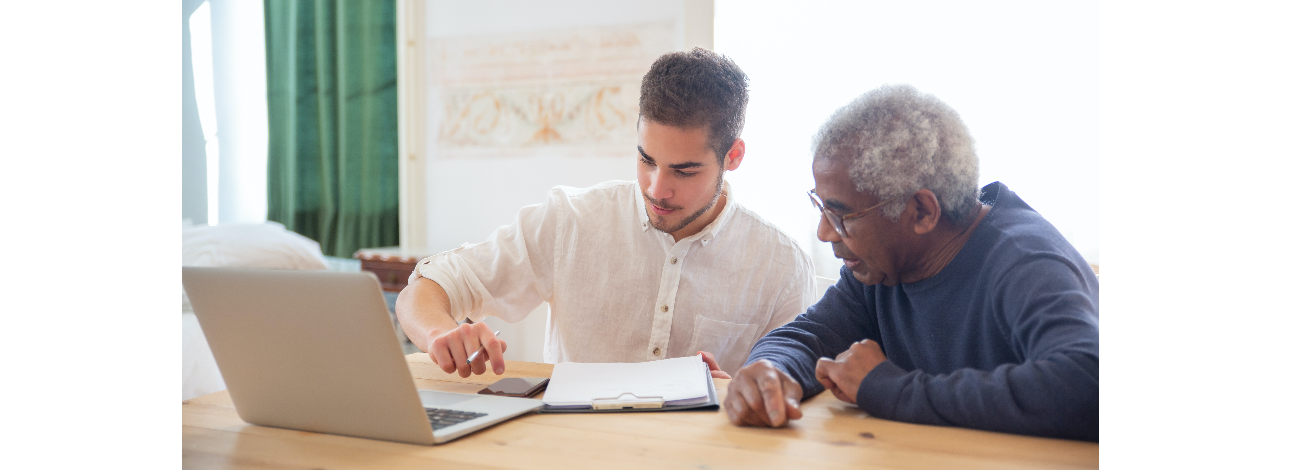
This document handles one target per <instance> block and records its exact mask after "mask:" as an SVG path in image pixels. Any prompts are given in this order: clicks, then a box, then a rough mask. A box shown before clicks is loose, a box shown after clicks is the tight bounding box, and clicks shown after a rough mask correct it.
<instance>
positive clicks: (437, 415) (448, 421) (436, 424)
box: [424, 408, 487, 431]
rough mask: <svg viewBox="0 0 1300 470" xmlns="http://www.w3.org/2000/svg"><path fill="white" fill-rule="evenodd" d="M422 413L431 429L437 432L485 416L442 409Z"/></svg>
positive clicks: (484, 414) (485, 414) (483, 414)
mask: <svg viewBox="0 0 1300 470" xmlns="http://www.w3.org/2000/svg"><path fill="white" fill-rule="evenodd" d="M424 413H425V414H427V415H429V423H430V424H432V425H433V429H434V430H435V431H436V430H439V429H442V428H445V427H447V426H452V425H456V424H460V423H463V422H466V421H469V420H471V419H474V418H477V417H480V416H487V413H475V412H473V411H457V410H444V409H442V408H425V409H424Z"/></svg>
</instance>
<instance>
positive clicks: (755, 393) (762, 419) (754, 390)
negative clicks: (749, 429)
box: [739, 375, 772, 426]
mask: <svg viewBox="0 0 1300 470" xmlns="http://www.w3.org/2000/svg"><path fill="white" fill-rule="evenodd" d="M762 380H763V379H762V376H761V375H760V376H759V377H756V378H755V380H754V382H753V384H754V385H753V386H750V387H742V388H741V389H740V397H739V398H741V399H743V400H745V407H747V408H749V412H750V414H751V416H752V417H753V418H754V419H755V420H757V421H759V422H758V423H755V425H759V426H762V425H766V426H771V425H772V422H771V421H769V418H768V416H767V412H766V408H767V406H766V405H765V404H764V403H763V392H762V391H761V388H762V386H763V385H762V384H761V383H760V382H761V381H762Z"/></svg>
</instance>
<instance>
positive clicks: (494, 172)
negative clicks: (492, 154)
mask: <svg viewBox="0 0 1300 470" xmlns="http://www.w3.org/2000/svg"><path fill="white" fill-rule="evenodd" d="M425 8H426V10H425V11H426V13H427V22H426V23H425V32H426V35H427V36H428V38H430V39H433V38H446V37H456V36H472V35H486V34H503V33H518V32H528V31H548V30H557V29H565V28H574V27H584V26H606V25H618V24H637V23H649V22H655V21H675V22H676V24H677V29H678V31H679V32H680V31H681V29H682V11H683V2H682V0H675V1H657V0H637V1H619V2H610V1H603V0H565V1H547V2H535V1H524V0H515V1H509V0H497V1H478V2H462V1H454V0H431V1H429V2H427V4H426V7H425ZM677 36H679V37H680V36H681V34H677ZM675 48H677V49H680V48H681V44H680V43H679V44H677V45H676V46H675ZM432 98H433V97H432V96H430V97H429V99H430V101H429V103H430V105H429V107H428V109H434V108H433V103H432ZM432 114H433V113H430V116H429V120H428V121H427V122H428V125H429V129H428V131H427V138H428V139H429V141H428V143H427V145H426V148H427V149H428V150H427V151H428V154H427V160H426V170H427V175H428V178H427V180H426V186H425V191H426V195H427V196H426V197H427V206H426V207H427V208H428V210H427V213H428V220H427V224H428V232H427V233H428V245H427V246H428V248H429V250H431V251H433V252H437V251H442V250H448V249H451V248H455V247H456V246H459V245H460V244H462V243H466V242H479V241H483V240H485V239H487V237H488V235H489V234H491V233H492V231H493V230H495V229H496V228H497V227H499V226H501V225H505V224H509V223H511V222H513V221H514V218H515V215H516V214H517V213H518V212H519V209H520V208H521V207H523V206H525V205H529V204H537V203H540V202H543V201H544V200H545V196H546V192H547V191H548V190H550V189H551V188H552V187H554V186H556V185H567V186H576V187H584V186H591V185H593V184H596V183H600V182H602V181H609V180H616V179H623V180H632V179H635V178H636V173H635V172H636V166H635V163H636V160H635V154H636V142H628V143H627V152H626V153H624V154H621V155H610V156H608V157H591V158H555V157H523V158H491V159H487V158H485V159H478V160H474V159H441V158H439V157H438V154H437V146H436V145H434V142H433V140H432V139H433V138H434V137H435V136H436V135H437V125H438V123H437V121H436V120H434V119H433V117H434V116H433V115H432Z"/></svg>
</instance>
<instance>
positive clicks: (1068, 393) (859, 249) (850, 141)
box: [724, 86, 1099, 441]
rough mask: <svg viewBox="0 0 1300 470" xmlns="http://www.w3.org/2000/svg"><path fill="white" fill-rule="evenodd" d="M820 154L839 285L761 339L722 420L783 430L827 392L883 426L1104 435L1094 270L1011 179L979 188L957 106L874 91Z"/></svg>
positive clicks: (827, 231) (824, 138)
mask: <svg viewBox="0 0 1300 470" xmlns="http://www.w3.org/2000/svg"><path fill="white" fill-rule="evenodd" d="M813 149H814V157H813V158H814V159H813V179H814V180H815V181H816V184H817V186H816V188H815V189H814V190H813V191H812V192H810V196H811V197H812V202H813V204H814V205H815V206H816V207H817V208H818V209H819V210H820V211H821V212H822V221H821V225H820V226H819V227H818V230H817V235H818V238H821V239H822V241H826V242H830V244H831V247H832V249H833V250H834V251H835V256H837V257H839V258H842V259H844V268H843V269H841V270H840V282H839V284H836V285H835V286H834V287H832V288H830V290H828V291H827V292H826V295H825V297H823V298H822V299H821V300H820V301H818V302H817V304H816V305H814V306H812V307H811V308H809V309H808V312H807V313H806V314H803V315H800V316H799V318H797V319H795V320H794V321H793V322H790V324H788V325H785V326H783V327H781V328H778V329H776V330H775V331H773V332H772V333H771V334H769V335H767V336H766V337H764V338H763V339H761V340H759V342H758V344H757V345H756V346H754V350H753V352H752V354H751V355H750V357H749V361H748V364H746V365H745V367H744V368H742V369H740V371H739V372H738V373H737V374H736V378H735V380H732V382H731V386H730V389H729V391H728V393H727V399H726V403H725V404H724V408H725V409H726V410H727V414H728V416H729V417H730V419H731V421H732V423H734V424H737V425H751V426H782V425H785V424H786V422H787V421H788V420H790V419H798V418H799V417H800V416H801V413H800V411H799V401H800V400H802V399H804V398H806V397H811V396H813V395H816V394H817V393H820V392H821V391H822V390H823V389H827V390H830V391H831V393H833V394H834V395H835V397H836V398H839V399H840V400H844V401H846V402H849V403H854V404H856V405H857V406H858V407H860V408H862V409H863V410H865V411H866V412H867V413H870V414H871V415H872V416H875V417H877V418H884V419H894V420H899V421H908V422H914V423H923V424H936V425H947V426H962V427H970V428H977V429H986V430H991V431H1000V432H1012V433H1020V434H1031V435H1037V436H1048V437H1057V438H1067V439H1084V440H1092V441H1096V440H1097V433H1098V364H1099V362H1098V361H1099V353H1098V310H1097V305H1098V295H1099V292H1098V288H1097V277H1096V276H1095V275H1094V274H1093V272H1092V269H1091V268H1089V266H1088V264H1087V263H1086V262H1085V261H1084V260H1083V257H1082V256H1080V255H1079V252H1078V251H1076V250H1075V249H1074V247H1073V246H1070V243H1069V242H1067V241H1066V240H1065V237H1062V236H1061V234H1060V232H1058V231H1057V230H1056V229H1055V228H1054V227H1052V224H1050V223H1048V222H1047V221H1046V220H1044V219H1043V217H1042V216H1040V215H1039V214H1038V213H1037V212H1035V211H1034V210H1033V209H1032V208H1030V207H1029V205H1027V204H1025V202H1024V201H1022V200H1021V199H1020V198H1019V197H1018V196H1016V194H1015V193H1014V192H1011V190H1010V189H1008V188H1007V186H1006V185H1004V184H1002V183H997V182H995V183H991V184H989V185H987V186H985V187H984V188H983V189H982V190H978V191H977V189H976V188H977V181H978V176H979V162H978V160H977V159H976V157H975V150H974V147H973V146H972V145H971V139H970V136H969V134H968V133H967V131H966V126H965V125H964V124H962V122H961V119H960V118H959V117H958V116H957V113H956V111H953V109H952V108H950V107H948V106H947V105H945V104H944V103H942V102H940V101H939V100H938V99H936V98H935V97H933V96H930V95H922V94H920V93H918V92H917V91H916V89H914V88H912V87H909V86H886V87H882V88H879V89H876V90H873V91H871V92H869V93H867V94H865V95H862V96H861V97H859V98H858V99H856V100H854V101H853V102H851V103H849V104H848V105H847V106H845V107H843V108H840V110H838V111H836V112H835V114H833V115H832V116H831V118H830V119H829V120H828V121H827V122H826V124H825V125H823V126H822V128H821V131H820V132H818V134H817V136H816V137H815V138H814V140H813ZM832 358H834V359H832Z"/></svg>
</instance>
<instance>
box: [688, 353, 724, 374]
mask: <svg viewBox="0 0 1300 470" xmlns="http://www.w3.org/2000/svg"><path fill="white" fill-rule="evenodd" d="M695 353H696V354H699V355H700V357H703V358H704V363H705V364H708V365H709V370H722V367H719V366H718V360H717V359H714V358H713V353H711V352H708V351H696V352H695Z"/></svg>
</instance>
